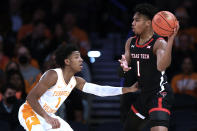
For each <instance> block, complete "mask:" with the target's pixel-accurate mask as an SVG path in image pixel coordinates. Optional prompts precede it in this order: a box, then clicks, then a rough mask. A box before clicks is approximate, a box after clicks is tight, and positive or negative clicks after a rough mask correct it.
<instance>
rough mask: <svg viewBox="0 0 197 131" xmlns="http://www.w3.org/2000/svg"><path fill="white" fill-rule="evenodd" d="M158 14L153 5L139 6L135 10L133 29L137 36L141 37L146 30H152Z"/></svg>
mask: <svg viewBox="0 0 197 131" xmlns="http://www.w3.org/2000/svg"><path fill="white" fill-rule="evenodd" d="M156 13H157V9H156V8H155V7H154V6H152V5H151V4H147V3H144V4H139V5H137V6H136V8H135V10H134V16H133V22H132V29H133V31H134V33H135V34H136V35H140V34H141V33H142V32H143V31H144V30H146V29H148V28H150V27H151V28H152V25H151V23H152V19H153V17H154V15H155V14H156Z"/></svg>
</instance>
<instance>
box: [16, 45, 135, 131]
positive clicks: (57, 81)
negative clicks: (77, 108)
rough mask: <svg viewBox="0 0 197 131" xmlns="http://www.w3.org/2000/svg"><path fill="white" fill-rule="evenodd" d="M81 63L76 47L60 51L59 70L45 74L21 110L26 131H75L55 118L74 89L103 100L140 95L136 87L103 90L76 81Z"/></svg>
mask: <svg viewBox="0 0 197 131" xmlns="http://www.w3.org/2000/svg"><path fill="white" fill-rule="evenodd" d="M82 62H83V59H82V58H81V56H80V52H79V51H78V49H77V48H76V47H75V46H73V45H67V46H61V47H60V48H58V49H57V51H56V63H57V64H58V65H59V66H60V68H56V69H51V70H48V71H46V72H45V73H44V74H43V76H42V77H41V79H40V81H39V82H38V84H37V85H36V86H35V87H34V88H33V89H32V90H31V92H30V93H29V94H28V96H27V101H26V102H25V103H24V104H23V105H22V106H21V107H20V109H19V114H18V118H19V121H20V124H21V125H22V126H23V127H24V129H25V130H27V131H45V130H50V131H55V130H56V131H73V130H72V128H71V127H70V126H69V125H68V123H66V122H65V121H64V120H63V119H61V118H60V117H58V116H56V115H55V114H54V113H55V112H56V111H57V110H58V108H59V107H60V106H61V104H62V103H63V102H64V101H65V100H66V98H67V97H68V96H69V94H70V93H71V91H72V90H73V88H77V89H79V90H81V91H83V92H86V93H91V94H94V95H97V96H102V97H104V96H115V95H120V94H124V93H128V92H135V91H137V83H135V84H134V85H132V86H131V87H129V88H122V87H111V86H100V85H97V84H92V83H88V82H86V81H85V80H84V79H83V78H81V77H75V76H74V75H75V73H77V72H79V71H81V69H82Z"/></svg>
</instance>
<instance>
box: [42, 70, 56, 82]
mask: <svg viewBox="0 0 197 131" xmlns="http://www.w3.org/2000/svg"><path fill="white" fill-rule="evenodd" d="M43 78H45V79H48V80H57V78H58V74H57V72H56V71H55V70H53V69H50V70H47V71H46V72H45V73H44V74H43V75H42V77H41V79H43Z"/></svg>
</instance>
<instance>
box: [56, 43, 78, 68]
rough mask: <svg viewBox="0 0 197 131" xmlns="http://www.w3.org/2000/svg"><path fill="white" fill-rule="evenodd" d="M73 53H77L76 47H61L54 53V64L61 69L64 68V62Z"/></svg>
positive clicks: (68, 45)
mask: <svg viewBox="0 0 197 131" xmlns="http://www.w3.org/2000/svg"><path fill="white" fill-rule="evenodd" d="M73 51H79V49H78V47H77V46H76V45H74V44H66V45H61V46H59V47H58V48H57V50H56V51H55V61H56V64H57V65H59V66H60V67H61V68H64V67H65V63H64V60H65V59H67V58H68V57H69V56H70V55H71V54H72V52H73Z"/></svg>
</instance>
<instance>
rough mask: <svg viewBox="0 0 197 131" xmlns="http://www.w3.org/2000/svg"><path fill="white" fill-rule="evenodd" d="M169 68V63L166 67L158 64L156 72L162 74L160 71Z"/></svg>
mask: <svg viewBox="0 0 197 131" xmlns="http://www.w3.org/2000/svg"><path fill="white" fill-rule="evenodd" d="M169 66H170V63H169V64H166V65H164V64H163V65H162V64H160V65H159V64H158V65H157V70H158V71H160V72H162V71H165V70H166V68H168V67H169Z"/></svg>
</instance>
